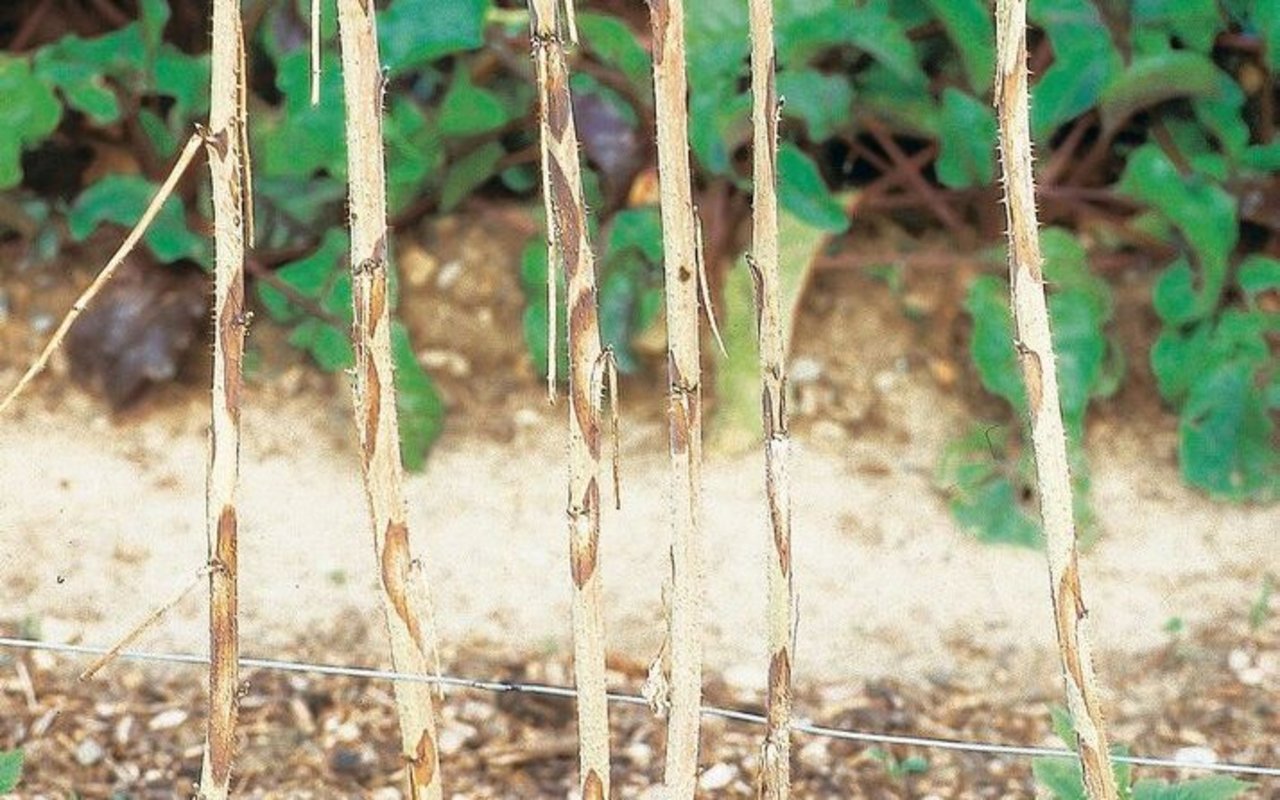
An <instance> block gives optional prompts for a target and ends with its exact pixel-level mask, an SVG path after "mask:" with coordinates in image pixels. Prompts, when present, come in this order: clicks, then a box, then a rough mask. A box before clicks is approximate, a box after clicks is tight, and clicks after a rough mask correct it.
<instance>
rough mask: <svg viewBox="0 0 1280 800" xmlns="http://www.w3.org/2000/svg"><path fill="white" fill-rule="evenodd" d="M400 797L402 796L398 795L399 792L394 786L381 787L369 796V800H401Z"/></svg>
mask: <svg viewBox="0 0 1280 800" xmlns="http://www.w3.org/2000/svg"><path fill="white" fill-rule="evenodd" d="M402 797H404V795H402V794H400V790H399V789H397V788H396V787H394V786H383V787H382V788H381V789H374V790H373V792H371V793H370V794H369V800H401V798H402Z"/></svg>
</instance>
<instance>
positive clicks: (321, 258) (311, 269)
mask: <svg viewBox="0 0 1280 800" xmlns="http://www.w3.org/2000/svg"><path fill="white" fill-rule="evenodd" d="M346 253H347V235H346V234H345V233H344V232H343V231H342V229H341V228H330V229H329V230H328V231H326V232H325V235H324V240H323V241H322V242H321V243H320V246H319V247H318V248H316V250H315V252H313V253H311V255H308V256H306V257H305V258H301V259H299V260H297V261H293V262H291V263H288V264H285V265H284V266H283V267H281V268H280V269H278V270H276V272H275V276H276V278H277V279H279V280H281V281H283V282H284V283H287V284H289V286H290V287H291V288H292V289H293V290H294V291H296V292H297V293H298V294H300V295H302V296H303V297H306V298H308V299H310V300H314V301H316V302H317V303H318V302H319V301H320V300H321V298H323V297H325V296H326V294H327V291H328V289H329V288H330V287H331V286H332V285H333V283H334V281H335V279H336V278H337V277H338V276H339V275H341V274H343V273H344V272H345V270H343V268H342V259H343V256H345V255H346ZM256 285H257V288H258V299H259V300H261V301H262V306H263V308H265V309H266V311H267V313H268V314H269V315H270V316H271V318H272V319H274V320H275V321H277V322H291V321H293V320H295V319H297V318H299V317H301V316H302V315H303V314H304V313H305V312H304V310H303V309H301V308H298V307H297V306H295V305H294V304H293V303H291V302H290V301H289V298H288V297H287V296H285V294H284V293H283V292H281V291H280V290H279V289H277V288H275V287H274V286H271V285H269V284H267V283H265V282H262V281H259V282H258V283H257V284H256ZM348 314H350V311H349V310H348Z"/></svg>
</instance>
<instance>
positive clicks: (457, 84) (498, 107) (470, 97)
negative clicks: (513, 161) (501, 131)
mask: <svg viewBox="0 0 1280 800" xmlns="http://www.w3.org/2000/svg"><path fill="white" fill-rule="evenodd" d="M510 119H511V115H510V114H509V113H508V112H507V109H506V107H505V106H504V105H503V103H502V100H501V99H500V98H499V97H498V96H497V95H496V94H494V93H493V92H491V91H489V90H488V89H484V88H481V87H479V86H476V85H475V84H473V83H472V82H471V76H470V75H469V74H468V73H467V71H466V70H465V69H459V70H455V72H454V76H453V84H452V85H450V87H449V91H448V92H447V93H446V94H445V96H444V101H443V102H442V103H441V106H440V132H441V133H443V134H444V135H446V136H475V135H476V134H480V133H485V132H487V131H491V130H493V129H494V128H500V127H502V126H503V125H505V124H506V123H507V122H508V121H509V120H510Z"/></svg>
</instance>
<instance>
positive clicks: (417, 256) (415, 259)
mask: <svg viewBox="0 0 1280 800" xmlns="http://www.w3.org/2000/svg"><path fill="white" fill-rule="evenodd" d="M396 260H397V261H398V262H399V263H400V274H402V275H404V278H405V281H406V282H407V283H408V284H409V285H410V286H414V287H422V286H426V285H427V284H428V283H430V282H431V276H433V275H435V274H436V270H437V269H439V268H440V262H439V261H438V260H437V259H436V257H435V256H433V255H431V254H430V253H428V252H427V251H426V250H424V249H423V248H422V247H421V246H420V245H418V244H417V243H415V242H412V241H410V242H405V243H402V244H401V245H400V247H399V253H398V254H397V259H396Z"/></svg>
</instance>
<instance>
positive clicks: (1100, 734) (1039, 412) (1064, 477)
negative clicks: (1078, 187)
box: [995, 0, 1117, 800]
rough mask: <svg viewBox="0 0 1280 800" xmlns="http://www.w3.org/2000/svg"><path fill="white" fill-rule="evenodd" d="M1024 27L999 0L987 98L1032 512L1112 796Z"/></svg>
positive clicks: (1069, 686) (1015, 1)
mask: <svg viewBox="0 0 1280 800" xmlns="http://www.w3.org/2000/svg"><path fill="white" fill-rule="evenodd" d="M1026 32H1027V24H1026V2H1025V0H999V2H998V3H997V5H996V48H997V60H998V64H997V67H996V86H995V98H996V110H997V116H998V117H999V137H1000V163H1001V165H1002V169H1003V173H1004V186H1005V212H1006V216H1007V221H1008V231H1009V272H1010V285H1011V291H1012V296H1013V316H1014V324H1015V336H1016V337H1017V341H1016V343H1015V347H1016V349H1017V353H1018V362H1019V364H1020V366H1021V369H1022V377H1023V381H1024V382H1025V384H1026V387H1027V398H1028V413H1029V415H1030V418H1031V440H1032V445H1033V450H1034V453H1035V464H1036V481H1037V487H1038V489H1039V495H1040V517H1041V520H1042V522H1043V524H1044V532H1045V540H1046V548H1047V551H1048V559H1049V592H1050V596H1051V599H1052V602H1053V612H1054V613H1053V617H1054V624H1055V627H1056V629H1057V636H1058V649H1059V653H1060V656H1061V660H1062V668H1063V678H1064V683H1065V685H1066V694H1067V707H1068V708H1069V709H1070V711H1071V718H1072V724H1073V725H1074V727H1075V733H1076V749H1077V750H1078V751H1079V753H1080V761H1081V763H1082V765H1083V767H1084V784H1085V788H1086V790H1087V791H1088V794H1089V797H1090V800H1115V798H1116V797H1117V791H1116V783H1115V777H1114V775H1113V773H1112V771H1111V764H1110V762H1109V759H1108V750H1107V735H1106V728H1105V726H1104V723H1103V719H1102V708H1101V704H1100V702H1099V699H1098V689H1097V680H1096V678H1095V676H1094V672H1093V660H1092V657H1091V649H1090V637H1089V630H1088V613H1087V612H1086V610H1085V605H1084V600H1083V598H1082V594H1081V589H1080V573H1079V553H1078V550H1077V547H1076V532H1075V521H1074V519H1073V516H1072V507H1073V504H1072V498H1071V476H1070V470H1069V467H1068V462H1067V440H1066V435H1065V432H1064V430H1063V423H1062V408H1061V404H1060V402H1059V397H1058V375H1057V366H1056V364H1055V361H1054V351H1053V340H1052V335H1051V332H1050V327H1049V311H1048V304H1047V301H1046V299H1045V291H1044V277H1043V274H1042V270H1041V264H1042V261H1043V259H1042V257H1041V253H1040V234H1039V227H1038V223H1037V221H1036V207H1035V183H1034V178H1033V175H1032V157H1031V134H1030V127H1029V122H1028V110H1027V106H1028V99H1027V41H1026Z"/></svg>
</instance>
